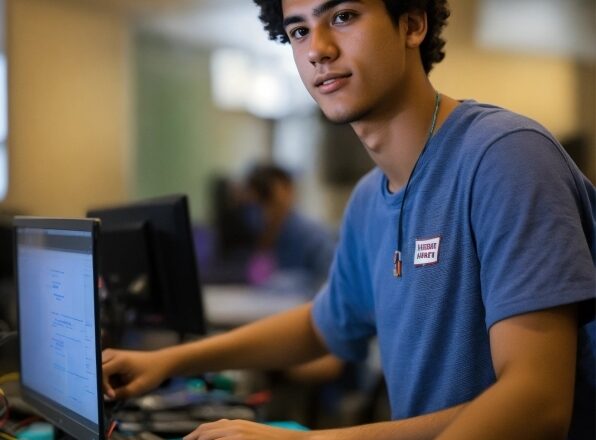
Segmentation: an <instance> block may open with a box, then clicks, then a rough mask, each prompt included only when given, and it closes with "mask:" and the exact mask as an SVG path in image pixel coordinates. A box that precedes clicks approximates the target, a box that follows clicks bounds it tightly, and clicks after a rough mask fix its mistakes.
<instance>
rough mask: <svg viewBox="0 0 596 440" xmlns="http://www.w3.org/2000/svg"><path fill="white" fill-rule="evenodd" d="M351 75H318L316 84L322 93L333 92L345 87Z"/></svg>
mask: <svg viewBox="0 0 596 440" xmlns="http://www.w3.org/2000/svg"><path fill="white" fill-rule="evenodd" d="M351 76H352V75H351V74H349V73H343V74H340V73H328V74H325V75H320V76H318V77H316V78H315V83H314V84H315V87H316V88H317V89H319V91H320V92H321V93H331V92H334V91H336V90H338V89H339V88H341V87H343V86H344V85H345V84H346V83H347V81H348V78H350V77H351Z"/></svg>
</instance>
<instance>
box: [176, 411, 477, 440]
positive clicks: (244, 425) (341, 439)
mask: <svg viewBox="0 0 596 440" xmlns="http://www.w3.org/2000/svg"><path fill="white" fill-rule="evenodd" d="M465 406H466V404H462V405H458V406H454V407H452V408H448V409H445V410H442V411H437V412H434V413H431V414H425V415H422V416H418V417H412V418H410V419H405V420H396V421H392V422H380V423H372V424H369V425H361V426H354V427H350V428H341V429H328V430H321V431H310V432H308V431H307V432H300V431H290V430H287V429H280V428H273V427H271V426H267V425H261V424H258V423H254V422H248V421H246V420H218V421H217V422H213V423H205V424H202V425H200V426H199V427H198V428H197V429H195V430H194V431H193V432H191V433H190V434H188V435H187V436H185V437H184V440H211V439H219V440H227V439H229V440H257V439H258V440H363V439H374V440H431V439H434V438H436V436H437V435H438V434H439V433H441V432H442V431H443V429H445V427H446V426H447V425H448V424H449V423H450V422H451V421H453V419H455V417H456V416H457V415H458V414H459V413H460V412H461V411H462V409H463V408H464V407H465Z"/></svg>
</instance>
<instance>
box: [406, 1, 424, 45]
mask: <svg viewBox="0 0 596 440" xmlns="http://www.w3.org/2000/svg"><path fill="white" fill-rule="evenodd" d="M404 16H405V19H406V21H407V32H406V45H407V47H408V48H410V49H415V48H417V47H420V45H421V44H422V42H423V41H424V37H426V32H427V31H428V24H427V21H426V12H424V11H422V10H414V11H411V12H408V13H406V14H404Z"/></svg>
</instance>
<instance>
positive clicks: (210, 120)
mask: <svg viewBox="0 0 596 440" xmlns="http://www.w3.org/2000/svg"><path fill="white" fill-rule="evenodd" d="M209 58H210V52H209V51H206V50H204V49H201V48H200V47H196V46H190V45H185V44H183V43H175V42H173V41H171V40H168V39H164V38H162V37H157V36H154V35H149V34H146V35H139V36H138V37H137V38H136V39H135V69H134V72H135V77H136V78H137V80H136V84H137V87H136V94H135V96H136V98H135V100H136V113H137V118H138V125H137V130H138V132H137V155H136V159H135V164H136V169H137V178H136V184H135V188H134V196H135V197H136V198H147V197H153V196H158V195H164V194H169V193H186V194H188V196H189V199H190V208H191V214H192V217H193V219H195V220H199V221H203V222H205V221H208V220H209V217H210V210H209V207H210V200H209V188H210V183H211V178H212V177H213V176H215V175H217V174H224V175H230V174H238V173H240V172H241V171H242V169H243V167H246V166H247V165H248V164H250V163H251V162H252V161H255V160H257V159H261V158H264V157H267V156H268V154H269V144H270V139H269V138H270V136H271V133H270V131H271V127H270V124H269V123H268V122H267V121H264V120H262V119H258V118H256V117H254V116H251V115H249V114H247V113H241V112H237V113H236V112H224V111H221V110H219V109H217V108H216V107H215V106H214V104H213V102H212V99H211V79H210V66H209Z"/></svg>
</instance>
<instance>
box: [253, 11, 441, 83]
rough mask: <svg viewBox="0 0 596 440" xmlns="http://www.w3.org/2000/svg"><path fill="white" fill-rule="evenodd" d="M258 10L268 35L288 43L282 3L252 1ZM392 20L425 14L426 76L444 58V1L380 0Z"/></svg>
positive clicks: (423, 50) (422, 49) (423, 54)
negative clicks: (419, 13)
mask: <svg viewBox="0 0 596 440" xmlns="http://www.w3.org/2000/svg"><path fill="white" fill-rule="evenodd" d="M254 2H255V3H256V4H257V5H258V6H259V7H260V8H261V13H260V15H259V18H260V19H261V21H262V22H263V24H264V27H265V30H266V31H267V32H268V33H269V38H270V39H271V40H275V41H278V42H280V43H288V42H289V38H288V36H287V34H286V32H285V30H284V27H283V11H282V7H281V0H254ZM383 2H384V3H385V7H386V8H387V11H388V12H389V16H390V17H391V19H392V20H393V21H394V22H395V23H397V21H398V19H399V17H400V16H401V15H403V14H404V13H406V12H407V11H412V10H423V11H425V12H426V17H427V24H428V31H427V33H426V37H425V39H424V41H423V42H422V44H421V45H420V56H421V58H422V65H423V67H424V71H425V72H426V73H427V74H428V73H429V72H430V71H431V69H432V68H433V65H434V64H435V63H438V62H440V61H442V60H443V58H445V51H444V46H445V40H444V39H443V38H441V32H442V31H443V27H445V24H446V23H447V19H448V18H449V15H450V11H449V5H448V4H447V0H383Z"/></svg>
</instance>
